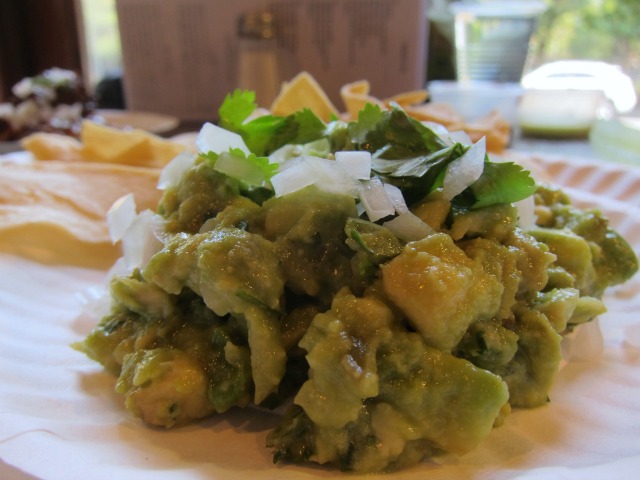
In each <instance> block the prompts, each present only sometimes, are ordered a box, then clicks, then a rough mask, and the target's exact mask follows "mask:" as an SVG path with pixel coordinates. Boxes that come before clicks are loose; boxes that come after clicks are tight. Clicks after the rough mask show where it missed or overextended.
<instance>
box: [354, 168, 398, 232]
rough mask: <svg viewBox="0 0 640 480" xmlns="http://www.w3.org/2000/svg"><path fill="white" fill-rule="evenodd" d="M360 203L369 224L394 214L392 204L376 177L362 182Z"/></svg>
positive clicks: (394, 210)
mask: <svg viewBox="0 0 640 480" xmlns="http://www.w3.org/2000/svg"><path fill="white" fill-rule="evenodd" d="M360 201H361V202H362V206H363V207H364V210H365V212H367V217H369V221H371V222H375V221H376V220H380V219H381V218H384V217H387V216H389V215H393V214H394V213H396V209H395V207H394V205H393V202H392V201H391V198H389V195H388V194H387V192H386V191H385V189H384V185H383V184H382V182H381V181H380V179H379V178H378V177H374V178H372V179H371V180H368V181H366V182H362V190H361V191H360Z"/></svg>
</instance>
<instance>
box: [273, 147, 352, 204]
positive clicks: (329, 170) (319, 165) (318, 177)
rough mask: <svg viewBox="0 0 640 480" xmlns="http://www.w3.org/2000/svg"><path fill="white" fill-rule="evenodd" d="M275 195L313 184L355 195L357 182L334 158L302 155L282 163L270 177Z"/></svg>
mask: <svg viewBox="0 0 640 480" xmlns="http://www.w3.org/2000/svg"><path fill="white" fill-rule="evenodd" d="M271 185H272V186H273V190H274V192H275V195H276V197H280V196H282V195H286V194H287V193H292V192H295V191H297V190H300V189H302V188H304V187H307V186H309V185H315V186H316V187H318V188H319V189H320V190H323V191H325V192H330V193H340V194H344V195H351V196H352V197H357V196H358V194H359V191H360V184H359V182H358V181H357V180H356V179H355V178H353V177H352V176H350V175H349V174H348V172H346V171H345V170H344V169H343V168H342V167H341V166H340V165H339V164H338V163H336V162H335V161H334V160H327V159H326V158H320V157H314V156H304V157H298V158H294V159H292V160H288V161H286V162H285V163H283V164H282V165H281V167H280V170H279V172H278V173H277V174H275V175H274V176H273V177H271Z"/></svg>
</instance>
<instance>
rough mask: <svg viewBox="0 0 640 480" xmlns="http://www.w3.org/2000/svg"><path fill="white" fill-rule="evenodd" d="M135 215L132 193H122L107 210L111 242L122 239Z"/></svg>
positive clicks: (134, 202) (136, 214)
mask: <svg viewBox="0 0 640 480" xmlns="http://www.w3.org/2000/svg"><path fill="white" fill-rule="evenodd" d="M137 216H138V213H137V210H136V200H135V198H134V196H133V193H129V194H127V195H123V196H122V197H120V198H119V199H117V200H116V201H115V202H113V205H111V208H109V210H108V211H107V227H108V229H109V238H111V241H112V242H113V243H116V242H118V241H120V240H122V237H123V236H124V234H125V232H126V231H127V229H128V228H129V227H130V226H131V225H132V224H133V222H134V221H135V219H136V217H137Z"/></svg>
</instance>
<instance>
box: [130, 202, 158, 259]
mask: <svg viewBox="0 0 640 480" xmlns="http://www.w3.org/2000/svg"><path fill="white" fill-rule="evenodd" d="M162 223H163V220H162V217H160V216H159V215H157V214H156V213H154V212H152V211H151V210H144V211H143V212H140V214H139V215H138V216H136V218H135V220H134V221H133V223H132V224H131V225H130V226H129V228H128V229H127V231H126V232H125V233H124V235H123V237H122V253H123V257H124V261H125V265H126V267H127V268H128V269H129V270H132V269H134V268H137V267H141V266H143V265H146V264H147V262H148V261H149V259H150V258H151V257H152V256H153V255H154V254H155V253H157V252H158V251H159V250H160V249H162V247H163V246H164V243H163V242H162V241H161V240H160V234H159V231H160V230H161V225H162Z"/></svg>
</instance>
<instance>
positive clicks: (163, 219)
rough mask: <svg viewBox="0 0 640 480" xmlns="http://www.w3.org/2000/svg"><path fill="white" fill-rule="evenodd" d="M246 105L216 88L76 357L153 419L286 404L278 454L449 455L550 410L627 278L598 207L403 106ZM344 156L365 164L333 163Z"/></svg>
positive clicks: (626, 258) (276, 438)
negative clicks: (608, 295)
mask: <svg viewBox="0 0 640 480" xmlns="http://www.w3.org/2000/svg"><path fill="white" fill-rule="evenodd" d="M254 109H255V103H254V96H253V94H252V92H245V91H237V92H234V93H233V94H230V95H229V96H228V97H227V99H226V100H225V102H224V103H223V105H222V106H221V108H220V111H219V114H220V115H219V116H220V122H219V127H215V129H214V130H213V131H214V133H215V135H214V137H215V138H216V139H220V138H223V141H222V143H220V142H218V140H213V141H210V140H211V136H209V137H208V138H209V140H207V138H205V137H206V135H205V136H203V137H201V141H200V143H199V147H200V150H201V153H200V154H199V155H196V156H194V157H193V158H191V159H189V160H188V161H187V162H186V165H185V160H184V158H182V160H181V162H182V163H183V167H182V168H181V169H179V175H176V176H175V178H174V179H173V180H171V181H169V182H168V185H166V188H165V190H164V194H163V197H162V200H161V201H160V204H159V206H158V208H157V212H155V214H156V217H157V218H158V219H159V221H160V223H161V225H162V228H161V233H159V234H158V233H156V235H157V237H158V239H159V240H161V242H159V243H160V247H159V248H157V249H156V250H155V251H154V252H153V254H152V255H151V256H150V258H149V259H148V260H145V261H144V262H141V263H140V264H138V265H134V266H133V267H132V268H131V269H130V270H129V271H128V272H127V273H126V274H124V275H118V276H115V277H113V278H112V279H111V284H110V294H111V299H112V301H111V310H110V313H108V314H107V315H106V316H105V317H104V318H103V319H102V320H101V321H100V323H99V324H98V325H97V326H96V327H95V329H94V330H93V331H92V332H90V333H89V335H88V336H87V337H86V339H85V340H84V341H82V342H81V343H79V344H78V345H76V348H78V349H80V350H81V351H83V352H85V353H86V354H87V355H88V356H89V357H90V358H92V359H94V360H96V361H97V362H100V363H101V364H102V365H103V366H104V367H105V368H106V369H107V370H108V371H110V372H111V373H113V374H114V375H115V376H117V383H116V390H117V391H118V392H119V393H121V394H122V395H123V397H124V402H125V405H126V407H127V409H128V410H130V411H131V412H132V413H133V414H134V415H136V416H138V417H140V418H141V419H142V420H143V421H144V422H146V423H148V424H150V425H155V426H163V427H174V426H179V425H184V424H187V423H189V422H193V421H196V420H198V419H200V418H203V417H206V416H209V415H213V414H221V413H223V412H225V411H227V410H229V409H232V408H243V407H248V406H251V405H259V406H261V407H265V408H276V407H281V408H283V406H286V405H289V406H288V408H287V409H286V413H285V414H284V415H283V416H282V419H281V421H280V424H279V425H278V426H277V427H276V428H275V429H274V430H273V431H271V432H269V433H268V436H267V445H266V446H267V447H268V448H270V449H272V451H273V458H274V461H275V462H289V463H304V462H316V463H320V464H329V465H333V466H335V467H337V468H339V469H341V470H346V471H353V472H385V471H392V470H397V469H399V468H403V467H407V466H410V465H413V464H416V463H418V462H420V461H422V460H423V459H424V458H428V457H432V456H435V455H438V454H441V453H443V452H450V453H456V454H463V453H465V452H469V451H471V450H473V449H474V448H476V447H477V446H478V445H479V443H480V442H482V441H483V439H485V438H486V437H487V436H488V435H489V433H490V432H491V431H492V429H493V428H494V427H496V426H497V425H499V424H501V423H502V422H503V421H505V419H506V418H507V417H508V414H509V412H510V410H511V409H512V408H532V407H538V406H540V405H544V404H546V403H547V402H548V401H549V390H550V387H551V385H552V383H553V381H554V378H555V375H556V373H557V371H558V367H559V364H560V360H561V350H560V343H561V340H562V337H563V336H564V335H566V334H567V333H569V332H571V331H572V330H573V329H575V328H577V327H579V325H580V324H583V323H585V322H589V321H590V320H592V319H593V318H594V317H596V316H597V315H599V314H601V313H603V312H604V311H605V306H604V305H603V303H602V301H601V298H602V295H603V292H604V291H605V289H606V288H607V287H609V286H611V285H615V284H619V283H622V282H624V281H625V280H627V279H628V278H630V277H631V276H632V275H633V274H634V273H635V272H636V270H637V268H638V262H637V259H636V256H635V254H634V253H633V251H632V249H631V248H630V247H629V245H628V244H627V243H626V242H625V241H624V240H623V239H622V238H621V237H620V236H619V235H618V234H617V233H616V232H615V231H613V230H612V229H611V228H610V227H609V226H608V224H607V220H606V219H605V218H603V216H602V215H601V214H600V213H599V212H598V211H596V210H589V211H583V210H579V209H577V208H575V207H574V206H572V204H571V202H570V201H569V199H568V197H567V196H566V195H565V194H563V193H562V192H561V191H559V190H557V189H554V188H551V187H549V186H545V185H541V184H537V183H536V182H535V181H534V180H533V179H532V178H531V176H530V175H529V173H528V172H527V171H525V170H523V169H522V168H521V167H519V166H518V165H514V164H510V163H496V162H492V161H491V160H490V159H489V158H488V157H487V156H486V153H484V152H481V153H480V157H478V156H477V155H478V152H477V151H475V153H474V155H475V157H474V158H475V160H469V159H468V156H469V155H470V154H469V155H468V153H469V152H470V150H471V149H472V148H473V146H472V145H469V144H468V143H465V142H464V141H463V140H460V138H459V137H456V136H455V135H449V134H448V132H443V130H442V129H440V128H437V126H433V125H428V124H424V123H420V122H418V121H416V120H414V119H411V118H410V117H409V116H407V115H406V114H405V113H404V112H403V111H402V109H401V108H400V107H398V106H393V107H392V108H391V109H389V110H381V109H380V108H379V107H377V106H373V105H368V106H367V107H366V108H365V109H364V110H363V111H362V112H361V113H360V116H359V118H358V120H357V121H353V122H350V123H346V122H343V121H341V120H339V119H335V120H334V121H332V122H330V123H328V124H325V123H324V122H322V121H321V120H319V119H318V118H317V117H315V115H314V114H313V113H312V112H310V111H308V110H303V111H301V112H298V113H296V114H293V115H290V116H287V117H277V116H272V115H266V116H262V117H257V118H254V119H250V118H251V117H250V115H251V114H252V112H253V110H254ZM212 128H213V127H212V126H209V130H210V131H211V129H212ZM225 132H226V133H225ZM220 145H222V147H220ZM211 146H213V148H214V149H217V150H218V151H215V150H209V149H208V148H209V147H211ZM218 147H220V148H218ZM476 150H477V149H476ZM340 152H360V153H362V154H363V155H364V156H353V155H347V156H346V157H344V158H346V160H344V158H343V161H341V162H340V163H341V165H342V167H341V168H340V169H336V168H334V165H335V164H337V162H338V160H339V159H340V158H341V153H340ZM362 158H365V159H368V158H370V163H369V167H368V168H369V169H368V170H366V172H367V173H366V175H365V178H363V177H362V175H361V173H355V174H349V173H348V172H350V171H351V172H353V171H354V170H358V172H361V169H353V168H351V167H353V166H354V165H355V162H356V161H357V162H360V160H361V159H362ZM478 159H479V163H478ZM345 162H346V163H345ZM349 162H353V163H352V164H349ZM465 162H472V163H473V165H472V166H471V167H465ZM358 165H359V167H362V165H363V164H362V163H358ZM303 167H304V168H303ZM365 167H366V165H365ZM167 168H173V169H174V170H175V165H174V166H171V165H170V166H169V167H167ZM296 169H297V170H296ZM323 169H324V170H323ZM469 169H471V170H474V171H476V173H475V174H469V173H468V171H469ZM319 171H320V173H317V172H319ZM312 172H316V173H315V174H312ZM336 172H337V173H336ZM341 172H342V173H344V178H343V177H341V176H340V175H341ZM345 172H347V173H345ZM313 175H315V176H313ZM336 175H337V176H336ZM467 177H468V178H467ZM460 179H463V180H464V179H466V180H465V182H463V183H462V185H461V186H458V187H455V186H454V187H450V186H449V187H447V185H451V182H452V181H453V182H454V185H457V183H456V182H458V180H460ZM447 182H449V183H447ZM458 183H459V182H458ZM376 188H382V190H381V192H383V193H381V194H380V195H382V196H378V195H377V194H376V195H371V192H372V191H373V190H375V189H376ZM384 192H386V193H387V196H384ZM398 192H400V193H401V195H400V197H399V196H398ZM381 199H382V200H381ZM379 200H380V202H382V203H383V204H384V201H387V203H386V204H390V205H392V206H393V208H392V209H391V210H388V208H387V209H386V210H385V208H384V205H383V206H382V207H379V206H376V205H375V204H376V202H378V201H379ZM389 202H390V203H389ZM523 205H529V207H530V211H531V212H533V213H535V215H534V216H533V217H532V218H535V221H534V222H529V223H528V224H527V223H526V222H525V221H524V218H523V217H524V216H525V215H524V207H523ZM372 212H375V215H374V213H372ZM380 212H382V213H380ZM407 219H409V220H410V222H409V224H406V223H405V224H403V225H401V226H400V227H398V223H399V222H404V221H405V220H407ZM394 220H397V221H396V222H394Z"/></svg>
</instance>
